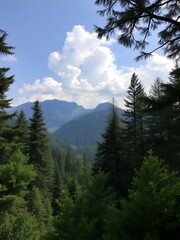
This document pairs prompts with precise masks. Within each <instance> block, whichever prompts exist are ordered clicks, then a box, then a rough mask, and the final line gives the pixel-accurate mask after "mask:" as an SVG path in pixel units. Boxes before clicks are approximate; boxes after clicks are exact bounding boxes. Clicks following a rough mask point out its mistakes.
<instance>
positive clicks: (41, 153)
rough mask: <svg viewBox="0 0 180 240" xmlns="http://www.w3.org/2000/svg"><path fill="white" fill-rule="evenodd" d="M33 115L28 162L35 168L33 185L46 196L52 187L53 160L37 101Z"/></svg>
mask: <svg viewBox="0 0 180 240" xmlns="http://www.w3.org/2000/svg"><path fill="white" fill-rule="evenodd" d="M32 109H33V116H32V118H30V127H29V130H30V137H29V163H32V164H34V166H35V168H36V170H37V178H36V181H35V186H36V187H38V188H39V189H40V191H42V192H44V194H45V196H46V197H47V196H48V194H49V193H50V190H51V187H52V177H53V161H52V158H51V154H50V150H49V147H48V139H47V134H46V128H45V123H44V117H43V112H42V110H41V107H40V104H39V101H35V103H34V106H33V107H32Z"/></svg>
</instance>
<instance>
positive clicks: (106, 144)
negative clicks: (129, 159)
mask: <svg viewBox="0 0 180 240" xmlns="http://www.w3.org/2000/svg"><path fill="white" fill-rule="evenodd" d="M121 133H122V131H121V127H120V119H119V117H118V115H117V112H116V109H115V106H114V105H113V108H112V113H111V116H110V120H109V123H108V125H107V127H106V130H105V133H103V134H102V137H103V141H102V142H101V143H98V146H97V153H96V158H95V163H94V166H93V172H94V173H97V172H98V171H100V170H101V171H103V172H105V173H106V174H108V179H107V186H110V187H113V188H114V190H115V192H116V193H117V194H122V195H123V194H124V193H125V192H126V187H127V182H126V180H127V179H126V177H127V176H126V174H127V165H126V163H125V162H124V161H123V157H122V135H121Z"/></svg>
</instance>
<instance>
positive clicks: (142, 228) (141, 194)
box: [120, 152, 180, 239]
mask: <svg viewBox="0 0 180 240" xmlns="http://www.w3.org/2000/svg"><path fill="white" fill-rule="evenodd" d="M179 187H180V179H179V177H178V176H177V174H176V173H174V172H172V173H171V172H170V171H169V170H168V168H167V167H166V166H165V165H164V163H163V162H162V161H161V160H159V159H158V158H157V157H155V156H153V154H152V153H151V152H150V153H149V155H148V156H147V158H145V160H144V162H143V164H142V167H141V169H140V170H139V171H138V172H137V173H136V176H135V177H134V179H133V184H132V189H131V190H130V192H129V199H128V200H124V201H122V203H121V204H122V211H121V215H120V216H121V226H120V227H121V230H122V235H124V236H129V238H128V239H164V238H165V237H166V239H177V236H176V234H178V225H179V223H180V222H179V220H180V219H178V218H179V210H178V209H180V208H179V194H180V191H179V189H180V188H179ZM166 235H167V236H168V238H167V236H166ZM122 239H123V238H122ZM124 239H127V238H126V237H125V238H124Z"/></svg>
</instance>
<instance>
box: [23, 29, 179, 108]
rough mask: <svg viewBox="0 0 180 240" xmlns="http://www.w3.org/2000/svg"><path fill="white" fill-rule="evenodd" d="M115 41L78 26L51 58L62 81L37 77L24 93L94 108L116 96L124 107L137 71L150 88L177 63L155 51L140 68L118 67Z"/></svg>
mask: <svg viewBox="0 0 180 240" xmlns="http://www.w3.org/2000/svg"><path fill="white" fill-rule="evenodd" d="M112 44H114V40H111V41H109V42H107V41H106V40H105V39H102V40H99V39H97V36H96V34H95V33H90V32H88V31H86V29H85V28H84V27H83V26H80V25H78V26H74V28H73V29H72V31H71V32H68V33H67V36H66V39H65V42H64V46H63V48H62V49H61V51H54V52H52V53H51V54H50V55H49V58H48V66H49V68H50V69H51V70H52V71H53V72H54V73H55V74H56V75H57V77H58V81H57V80H54V79H52V78H44V79H42V80H36V81H35V83H34V84H31V85H30V84H25V85H24V86H23V88H21V89H20V94H21V95H26V96H27V97H26V98H27V99H28V100H35V99H37V98H38V99H39V100H45V99H54V98H57V99H63V100H70V101H76V102H77V103H79V104H82V105H84V106H86V107H94V106H95V105H97V104H98V103H100V102H104V101H111V99H112V97H115V98H118V102H119V104H120V105H121V106H123V97H124V96H125V95H126V91H127V88H128V86H129V83H130V78H131V75H132V73H133V72H136V73H137V74H138V76H139V79H140V80H141V82H142V84H143V85H144V87H145V89H147V90H148V89H149V88H150V85H151V84H152V83H153V81H154V79H155V78H157V77H158V76H159V77H161V78H162V80H163V79H164V80H167V78H168V73H169V71H170V70H171V69H172V68H173V66H174V64H173V62H172V61H170V60H168V59H166V58H165V57H163V56H160V55H158V54H154V55H153V57H152V58H149V59H148V60H147V61H146V63H145V64H144V65H140V66H139V67H136V68H135V67H126V66H121V67H118V66H117V64H116V56H115V54H114V53H113V52H112V50H111V45H112Z"/></svg>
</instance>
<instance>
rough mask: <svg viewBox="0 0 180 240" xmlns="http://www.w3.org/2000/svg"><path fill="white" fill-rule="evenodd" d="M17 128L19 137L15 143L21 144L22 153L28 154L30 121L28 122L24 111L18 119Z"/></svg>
mask: <svg viewBox="0 0 180 240" xmlns="http://www.w3.org/2000/svg"><path fill="white" fill-rule="evenodd" d="M15 128H16V129H17V136H16V138H15V142H16V143H17V144H19V147H20V148H21V151H22V152H23V153H25V154H27V153H28V140H29V128H28V121H27V120H26V115H25V113H24V111H23V110H22V111H20V113H19V114H18V115H17V117H16V121H15Z"/></svg>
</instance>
